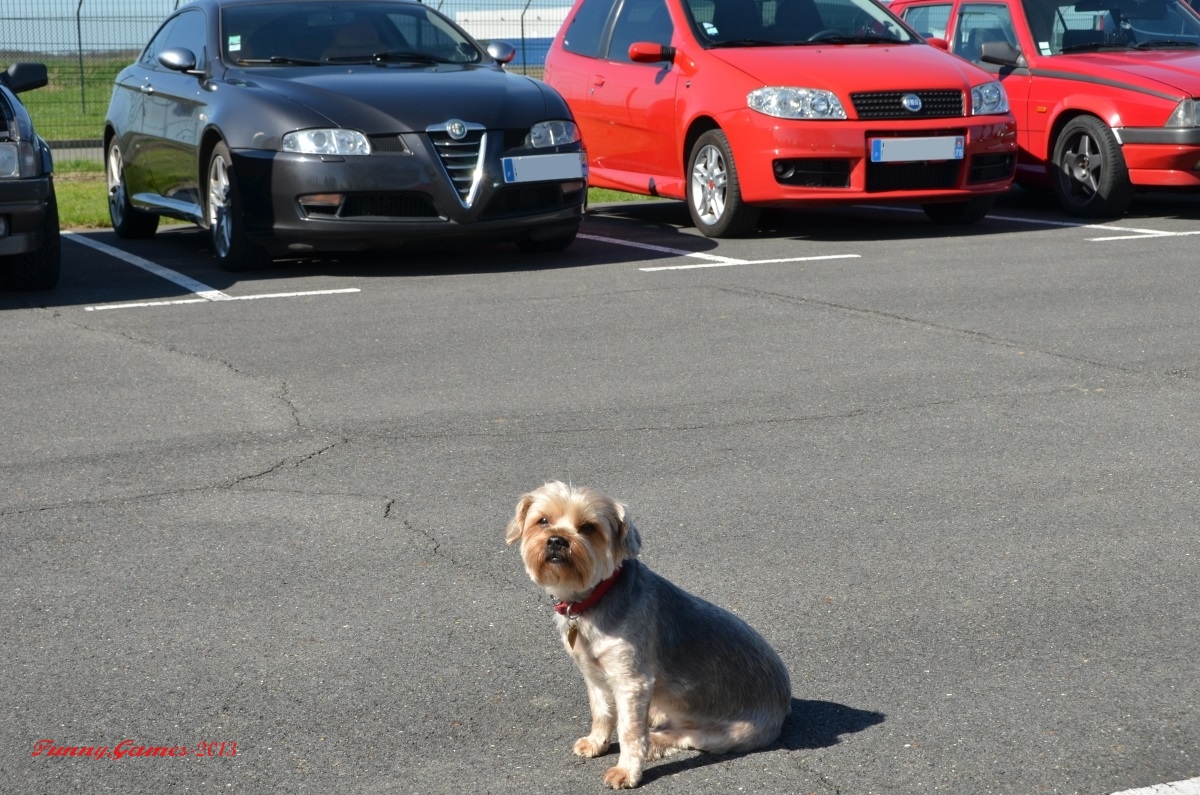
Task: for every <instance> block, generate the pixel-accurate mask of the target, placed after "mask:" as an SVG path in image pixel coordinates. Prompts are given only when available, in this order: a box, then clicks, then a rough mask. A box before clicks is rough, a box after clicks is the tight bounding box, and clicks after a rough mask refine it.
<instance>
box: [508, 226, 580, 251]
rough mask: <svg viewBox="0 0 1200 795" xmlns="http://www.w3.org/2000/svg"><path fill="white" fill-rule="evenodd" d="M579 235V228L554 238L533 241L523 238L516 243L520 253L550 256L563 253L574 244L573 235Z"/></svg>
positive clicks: (530, 238)
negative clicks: (559, 252) (526, 252)
mask: <svg viewBox="0 0 1200 795" xmlns="http://www.w3.org/2000/svg"><path fill="white" fill-rule="evenodd" d="M578 233H579V227H575V228H574V229H572V230H571V231H570V232H567V233H566V234H563V235H558V236H556V237H549V238H544V239H535V238H533V237H529V236H526V237H523V238H521V239H520V240H518V241H517V246H519V247H520V249H521V250H522V251H528V252H530V253H532V254H552V253H554V252H555V251H565V250H566V249H567V248H569V247H570V245H571V244H572V243H574V242H575V235H577V234H578Z"/></svg>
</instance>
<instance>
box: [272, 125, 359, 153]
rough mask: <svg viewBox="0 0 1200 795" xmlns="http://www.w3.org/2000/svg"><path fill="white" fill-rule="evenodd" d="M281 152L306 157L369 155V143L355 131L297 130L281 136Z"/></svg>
mask: <svg viewBox="0 0 1200 795" xmlns="http://www.w3.org/2000/svg"><path fill="white" fill-rule="evenodd" d="M283 151H285V152H300V153H301V154H306V155H369V154H371V142H370V141H368V140H367V136H365V135H363V134H362V133H360V132H358V131H357V130H342V129H334V130H299V131H297V132H290V133H288V134H287V135H285V136H283Z"/></svg>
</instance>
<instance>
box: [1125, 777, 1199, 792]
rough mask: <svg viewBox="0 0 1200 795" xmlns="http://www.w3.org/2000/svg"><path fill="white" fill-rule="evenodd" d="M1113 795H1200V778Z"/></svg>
mask: <svg viewBox="0 0 1200 795" xmlns="http://www.w3.org/2000/svg"><path fill="white" fill-rule="evenodd" d="M1113 795H1200V778H1189V779H1188V780H1187V781H1174V782H1172V783H1170V784H1155V785H1154V786H1152V787H1142V788H1141V789H1127V790H1122V791H1121V792H1114V793H1113Z"/></svg>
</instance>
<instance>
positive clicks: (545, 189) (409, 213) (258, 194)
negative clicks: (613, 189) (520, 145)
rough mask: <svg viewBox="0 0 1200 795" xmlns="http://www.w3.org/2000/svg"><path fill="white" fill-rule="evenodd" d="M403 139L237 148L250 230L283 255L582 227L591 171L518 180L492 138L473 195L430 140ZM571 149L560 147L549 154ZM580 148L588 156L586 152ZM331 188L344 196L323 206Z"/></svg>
mask: <svg viewBox="0 0 1200 795" xmlns="http://www.w3.org/2000/svg"><path fill="white" fill-rule="evenodd" d="M400 137H401V138H402V139H403V141H404V146H403V147H397V148H398V149H401V150H406V151H376V152H373V153H372V154H371V155H367V156H360V157H328V156H325V157H323V156H319V155H302V154H294V153H286V152H273V151H262V150H252V149H241V150H235V151H234V152H233V158H234V166H235V168H236V171H237V175H238V180H239V183H240V185H241V189H242V193H243V197H244V203H243V204H244V211H245V218H246V231H247V233H248V234H249V236H250V237H251V239H253V240H254V241H255V242H257V243H259V244H260V245H263V246H265V247H266V248H267V249H268V250H270V251H272V253H274V254H277V255H278V254H284V253H288V252H292V253H299V252H305V251H359V250H368V249H386V248H399V247H405V246H410V245H428V244H430V243H442V242H447V241H464V242H466V241H469V242H473V243H481V242H501V241H511V240H519V239H522V238H533V239H546V238H554V237H559V236H562V235H565V234H569V233H570V232H572V231H573V230H575V229H577V228H578V227H579V224H580V222H581V220H582V218H583V207H584V202H585V199H586V195H587V180H586V170H585V169H584V170H582V173H583V176H580V177H579V178H575V179H558V180H549V181H539V182H520V183H509V182H506V181H505V176H504V172H503V167H502V164H501V156H500V152H499V150H500V147H499V146H497V145H495V144H485V145H484V152H485V154H484V155H483V157H482V158H481V165H480V176H479V178H478V179H477V180H475V184H474V186H473V188H472V189H471V191H470V192H469V195H466V196H464V195H461V194H460V192H459V190H458V189H457V188H456V187H455V185H454V183H453V181H452V180H451V178H450V176H449V174H448V173H447V172H446V170H445V168H444V166H443V165H442V162H441V160H440V159H439V157H438V155H437V153H436V151H434V149H433V147H432V146H431V145H430V143H429V139H428V138H427V137H425V136H424V135H420V134H406V135H403V136H400ZM569 153H570V150H569V149H564V148H562V147H560V148H559V149H556V150H553V151H551V152H548V153H547V154H569ZM574 153H575V154H577V155H578V156H579V157H580V158H581V162H582V158H583V157H584V155H583V152H582V149H581V148H580V147H578V146H576V147H575V148H574ZM522 154H530V153H528V152H522ZM331 194H335V195H341V196H342V197H343V198H344V200H343V202H342V203H341V204H340V205H338V206H336V207H333V206H329V205H322V204H320V203H318V198H319V197H327V196H329V195H331ZM314 197H318V198H314Z"/></svg>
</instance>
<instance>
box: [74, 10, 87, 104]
mask: <svg viewBox="0 0 1200 795" xmlns="http://www.w3.org/2000/svg"><path fill="white" fill-rule="evenodd" d="M82 13H83V0H79V5H77V6H75V54H76V55H78V56H79V110H80V111H81V112H82V113H87V85H86V83H85V82H84V79H83V20H82V19H81V16H82Z"/></svg>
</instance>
